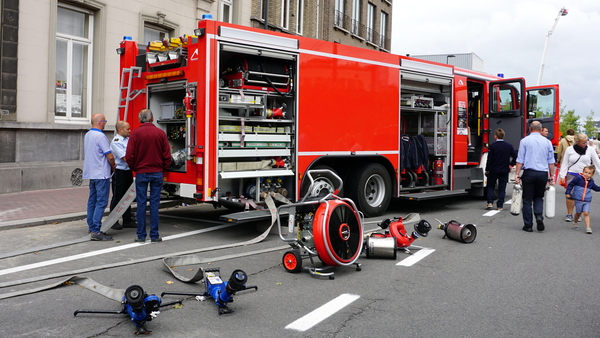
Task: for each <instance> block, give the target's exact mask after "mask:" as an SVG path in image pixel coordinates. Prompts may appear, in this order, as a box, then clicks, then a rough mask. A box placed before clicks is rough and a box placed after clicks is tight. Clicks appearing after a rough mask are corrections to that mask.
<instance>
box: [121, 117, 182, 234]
mask: <svg viewBox="0 0 600 338" xmlns="http://www.w3.org/2000/svg"><path fill="white" fill-rule="evenodd" d="M138 119H139V120H140V123H142V125H141V126H139V127H138V128H137V129H135V130H134V131H132V132H131V135H130V136H129V143H128V144H127V151H126V152H125V160H126V161H127V164H128V165H129V168H131V170H133V171H135V173H136V176H135V190H136V202H137V213H136V218H137V238H136V239H135V241H136V242H145V241H146V202H147V195H148V185H150V240H151V241H152V242H154V243H156V242H160V241H162V238H160V236H159V234H158V204H159V203H160V191H161V189H162V184H163V172H165V171H167V169H169V167H170V166H171V147H170V146H169V140H167V135H166V134H165V132H164V131H162V130H160V129H158V128H157V127H156V126H155V125H154V123H153V121H154V116H153V115H152V111H151V110H150V109H142V110H141V111H140V113H139V115H138Z"/></svg>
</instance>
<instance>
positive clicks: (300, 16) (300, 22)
mask: <svg viewBox="0 0 600 338" xmlns="http://www.w3.org/2000/svg"><path fill="white" fill-rule="evenodd" d="M296 4H297V5H298V8H296V33H298V34H300V35H302V34H303V29H302V28H303V26H304V0H297V1H296Z"/></svg>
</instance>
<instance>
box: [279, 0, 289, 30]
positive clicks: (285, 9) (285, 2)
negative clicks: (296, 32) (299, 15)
mask: <svg viewBox="0 0 600 338" xmlns="http://www.w3.org/2000/svg"><path fill="white" fill-rule="evenodd" d="M289 26H290V0H281V27H283V29H289Z"/></svg>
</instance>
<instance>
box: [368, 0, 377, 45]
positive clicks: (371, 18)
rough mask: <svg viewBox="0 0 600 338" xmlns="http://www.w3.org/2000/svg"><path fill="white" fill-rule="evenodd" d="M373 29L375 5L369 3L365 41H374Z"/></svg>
mask: <svg viewBox="0 0 600 338" xmlns="http://www.w3.org/2000/svg"><path fill="white" fill-rule="evenodd" d="M374 29H375V5H373V4H372V3H369V5H368V6H367V41H369V42H375V38H374V37H373V30H374Z"/></svg>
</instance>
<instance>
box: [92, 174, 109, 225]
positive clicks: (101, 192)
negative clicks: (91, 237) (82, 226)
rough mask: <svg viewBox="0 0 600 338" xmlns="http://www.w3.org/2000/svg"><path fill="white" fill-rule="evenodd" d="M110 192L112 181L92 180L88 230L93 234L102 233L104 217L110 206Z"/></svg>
mask: <svg viewBox="0 0 600 338" xmlns="http://www.w3.org/2000/svg"><path fill="white" fill-rule="evenodd" d="M109 191H110V179H109V178H107V179H91V180H90V196H89V197H88V205H87V224H88V230H89V231H91V232H93V233H98V232H100V228H101V227H102V216H104V210H105V209H106V206H107V205H108V193H109Z"/></svg>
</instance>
